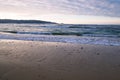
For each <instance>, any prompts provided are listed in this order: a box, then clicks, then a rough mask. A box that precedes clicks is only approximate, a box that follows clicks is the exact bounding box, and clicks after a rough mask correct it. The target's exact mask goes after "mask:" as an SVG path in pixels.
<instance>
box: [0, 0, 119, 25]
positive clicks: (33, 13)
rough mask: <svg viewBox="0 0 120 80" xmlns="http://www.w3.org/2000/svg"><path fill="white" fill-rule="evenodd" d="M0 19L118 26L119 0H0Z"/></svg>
mask: <svg viewBox="0 0 120 80" xmlns="http://www.w3.org/2000/svg"><path fill="white" fill-rule="evenodd" d="M0 18H6V19H8V18H10V19H38V20H47V21H54V22H59V23H77V24H79V23H80V24H81V23H83V24H84V23H87V24H88V23H95V24H96V23H97V24H98V23H103V24H109V23H111V24H120V0H0Z"/></svg>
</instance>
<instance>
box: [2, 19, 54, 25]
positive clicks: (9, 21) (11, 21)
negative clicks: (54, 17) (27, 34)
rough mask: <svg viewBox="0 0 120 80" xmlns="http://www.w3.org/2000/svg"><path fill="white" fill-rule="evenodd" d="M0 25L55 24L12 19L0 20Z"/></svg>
mask: <svg viewBox="0 0 120 80" xmlns="http://www.w3.org/2000/svg"><path fill="white" fill-rule="evenodd" d="M0 23H16V24H23V23H24V24H27V23H30V24H55V23H54V22H49V21H42V20H13V19H0Z"/></svg>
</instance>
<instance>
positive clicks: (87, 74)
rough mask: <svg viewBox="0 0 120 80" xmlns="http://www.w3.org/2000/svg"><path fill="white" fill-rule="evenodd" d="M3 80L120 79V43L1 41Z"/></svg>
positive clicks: (0, 79) (0, 53) (0, 57)
mask: <svg viewBox="0 0 120 80" xmlns="http://www.w3.org/2000/svg"><path fill="white" fill-rule="evenodd" d="M0 80H120V46H103V45H84V44H69V43H56V42H36V41H15V40H0Z"/></svg>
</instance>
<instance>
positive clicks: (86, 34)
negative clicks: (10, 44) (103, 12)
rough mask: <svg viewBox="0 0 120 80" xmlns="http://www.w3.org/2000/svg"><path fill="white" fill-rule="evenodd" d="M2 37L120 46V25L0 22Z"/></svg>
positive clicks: (0, 34)
mask: <svg viewBox="0 0 120 80" xmlns="http://www.w3.org/2000/svg"><path fill="white" fill-rule="evenodd" d="M0 39H12V40H30V41H47V42H66V43H81V44H100V45H115V46H120V25H83V24H82V25H80V24H78V25H73V24H0Z"/></svg>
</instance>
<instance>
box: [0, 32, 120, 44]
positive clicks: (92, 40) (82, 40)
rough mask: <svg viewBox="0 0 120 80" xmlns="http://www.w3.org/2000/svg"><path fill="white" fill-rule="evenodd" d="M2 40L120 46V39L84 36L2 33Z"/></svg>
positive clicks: (0, 34)
mask: <svg viewBox="0 0 120 80" xmlns="http://www.w3.org/2000/svg"><path fill="white" fill-rule="evenodd" d="M0 39H7V40H23V41H44V42H63V43H76V44H90V45H92V44H93V45H108V46H120V38H107V37H84V36H79V37H78V36H54V35H31V34H22V35H21V34H11V33H2V32H0Z"/></svg>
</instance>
